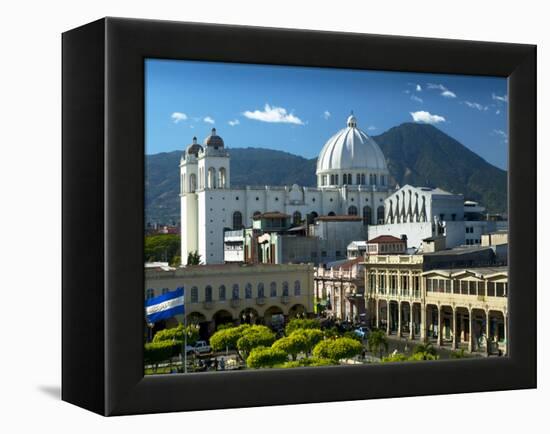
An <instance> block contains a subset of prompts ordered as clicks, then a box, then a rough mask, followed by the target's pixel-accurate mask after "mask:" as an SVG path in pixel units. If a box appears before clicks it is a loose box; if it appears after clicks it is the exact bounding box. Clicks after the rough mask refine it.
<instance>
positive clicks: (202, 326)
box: [187, 312, 208, 340]
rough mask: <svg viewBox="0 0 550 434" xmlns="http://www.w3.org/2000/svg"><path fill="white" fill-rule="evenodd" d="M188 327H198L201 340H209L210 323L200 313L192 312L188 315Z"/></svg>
mask: <svg viewBox="0 0 550 434" xmlns="http://www.w3.org/2000/svg"><path fill="white" fill-rule="evenodd" d="M187 325H198V326H199V336H200V339H203V340H206V339H208V321H207V320H206V317H205V316H204V315H203V314H202V313H200V312H191V313H189V314H188V315H187Z"/></svg>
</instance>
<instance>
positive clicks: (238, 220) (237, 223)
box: [233, 211, 243, 230]
mask: <svg viewBox="0 0 550 434" xmlns="http://www.w3.org/2000/svg"><path fill="white" fill-rule="evenodd" d="M242 228H243V215H242V214H241V212H240V211H235V212H234V213H233V230H237V229H242Z"/></svg>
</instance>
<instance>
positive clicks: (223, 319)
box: [212, 310, 233, 330]
mask: <svg viewBox="0 0 550 434" xmlns="http://www.w3.org/2000/svg"><path fill="white" fill-rule="evenodd" d="M212 322H213V323H214V330H217V329H218V327H219V326H220V325H222V324H228V323H233V315H231V313H230V312H228V311H226V310H219V311H217V312H216V313H215V314H214V316H213V317H212Z"/></svg>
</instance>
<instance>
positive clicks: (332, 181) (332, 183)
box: [330, 175, 334, 185]
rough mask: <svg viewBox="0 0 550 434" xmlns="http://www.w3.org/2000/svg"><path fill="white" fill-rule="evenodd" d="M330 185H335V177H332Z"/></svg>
mask: <svg viewBox="0 0 550 434" xmlns="http://www.w3.org/2000/svg"><path fill="white" fill-rule="evenodd" d="M330 185H334V175H330Z"/></svg>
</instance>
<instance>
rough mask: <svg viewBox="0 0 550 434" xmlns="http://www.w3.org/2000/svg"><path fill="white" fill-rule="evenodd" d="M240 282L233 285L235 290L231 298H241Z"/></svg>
mask: <svg viewBox="0 0 550 434" xmlns="http://www.w3.org/2000/svg"><path fill="white" fill-rule="evenodd" d="M239 297H240V296H239V284H238V283H235V284H234V285H233V290H232V291H231V298H232V299H233V300H238V299H239Z"/></svg>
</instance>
